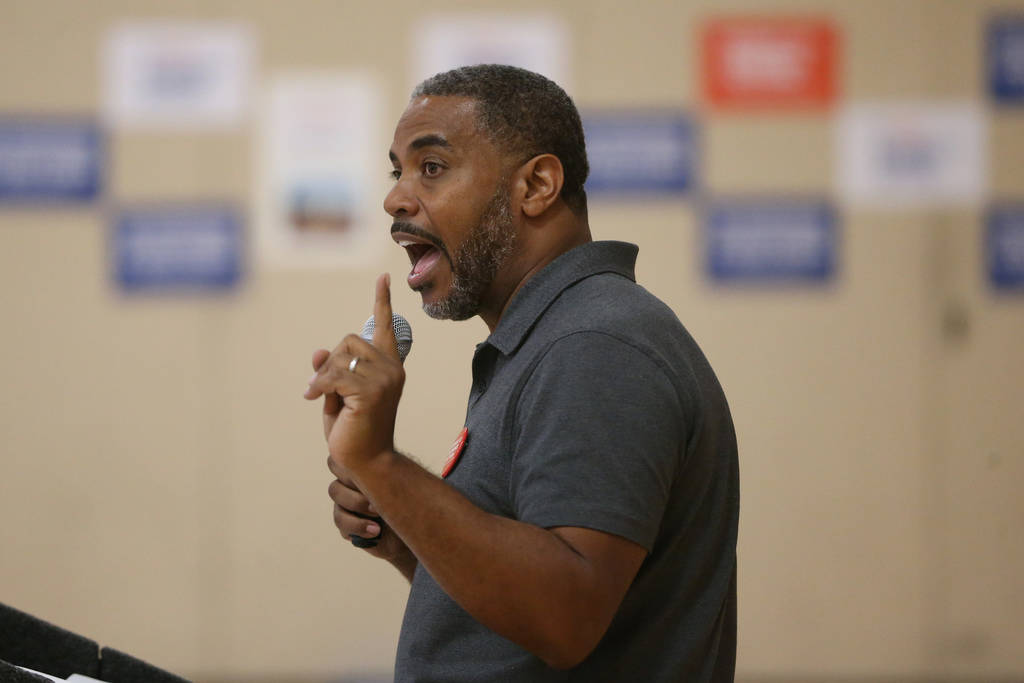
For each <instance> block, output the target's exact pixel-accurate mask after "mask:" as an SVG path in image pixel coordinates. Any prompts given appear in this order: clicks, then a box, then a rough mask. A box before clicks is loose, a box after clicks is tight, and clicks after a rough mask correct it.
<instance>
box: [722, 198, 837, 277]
mask: <svg viewBox="0 0 1024 683" xmlns="http://www.w3.org/2000/svg"><path fill="white" fill-rule="evenodd" d="M836 222H837V221H836V214H835V211H834V210H833V208H832V207H831V205H829V204H828V203H827V202H824V201H800V200H793V199H781V198H780V199H756V200H738V201H729V202H718V203H715V204H712V205H711V206H710V207H709V208H708V209H707V210H706V212H705V215H704V245H705V258H706V262H705V265H706V268H707V273H708V277H710V278H711V279H712V280H714V281H717V282H750V283H763V282H779V281H795V282H824V281H826V280H828V279H829V278H831V277H832V275H833V273H834V272H835V267H836V252H837V246H836V243H837V235H836V233H837V228H836Z"/></svg>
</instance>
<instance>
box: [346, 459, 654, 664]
mask: <svg viewBox="0 0 1024 683" xmlns="http://www.w3.org/2000/svg"><path fill="white" fill-rule="evenodd" d="M352 474H353V477H354V479H355V483H356V485H357V486H358V487H359V489H360V490H361V491H363V492H365V494H366V496H367V497H368V498H369V499H370V501H371V502H372V505H373V507H374V509H376V510H377V512H378V514H380V515H381V516H382V517H383V518H384V519H385V520H386V522H387V524H388V526H389V527H390V528H391V529H392V530H393V531H394V532H395V533H397V534H398V536H399V537H400V538H401V539H402V540H403V541H404V542H405V544H406V546H408V548H409V550H411V551H412V554H413V555H415V557H416V558H418V560H419V562H421V563H422V564H423V567H424V568H425V569H426V570H427V571H428V572H430V575H431V576H432V577H433V578H434V580H435V581H437V583H438V585H440V586H441V588H442V589H443V590H444V591H445V592H446V593H448V595H449V596H451V597H452V599H453V600H455V601H456V602H457V603H458V604H459V605H460V606H461V607H462V608H463V609H465V610H466V611H467V612H468V613H469V614H471V615H472V616H473V617H474V618H475V619H476V620H477V621H479V622H480V623H482V624H483V625H485V626H487V627H488V628H490V629H491V630H493V631H494V632H496V633H498V634H500V635H502V636H504V637H506V638H508V639H509V640H512V641H513V642H516V643H518V644H519V645H521V646H523V647H524V648H526V649H527V650H529V651H530V652H533V653H534V654H535V655H537V656H538V657H540V658H541V659H543V660H544V661H545V662H547V663H548V664H549V665H550V666H552V667H555V668H569V667H572V666H575V665H576V664H578V663H579V662H581V661H582V660H583V659H584V658H585V657H586V656H587V655H588V654H590V652H591V651H592V650H593V649H594V647H595V646H596V645H597V643H598V641H599V640H600V639H601V637H602V636H603V635H604V633H605V631H606V630H607V629H608V626H609V624H610V623H611V620H612V617H613V616H614V615H615V612H616V611H617V609H618V607H619V604H620V603H621V602H622V598H623V597H624V596H625V594H626V590H627V589H628V588H629V585H630V583H631V582H632V580H633V578H634V577H635V575H636V572H637V570H638V569H639V568H640V564H641V563H642V562H643V559H644V557H645V555H646V550H645V549H644V548H643V547H641V546H639V545H637V544H635V543H633V542H632V541H628V540H626V539H624V538H622V537H619V536H615V535H612V534H606V533H604V532H600V531H594V530H591V529H583V528H579V527H559V528H555V529H551V530H548V529H542V528H540V527H537V526H533V525H531V524H525V523H523V522H518V521H515V520H512V519H507V518H505V517H500V516H497V515H492V514H489V513H487V512H484V511H483V510H481V509H480V508H478V507H476V506H475V505H474V504H473V503H472V502H470V501H469V500H468V499H467V498H465V497H464V496H463V495H462V494H461V493H459V492H458V491H456V490H455V489H454V488H452V487H451V486H449V485H448V484H447V483H445V482H444V481H442V480H441V479H439V478H437V477H436V476H435V475H433V474H431V473H430V472H428V471H426V470H424V469H423V468H422V467H420V466H419V465H418V464H416V463H415V462H413V461H412V460H410V459H409V458H407V457H405V456H403V455H401V454H399V453H395V452H394V451H391V452H385V453H381V454H379V455H378V456H376V457H374V458H372V459H368V460H367V461H366V462H365V464H361V465H360V466H358V467H357V468H356V469H354V470H353V471H352Z"/></svg>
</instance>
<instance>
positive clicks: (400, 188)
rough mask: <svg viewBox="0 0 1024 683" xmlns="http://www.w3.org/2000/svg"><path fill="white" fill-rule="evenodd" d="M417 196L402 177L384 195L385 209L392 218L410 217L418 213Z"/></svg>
mask: <svg viewBox="0 0 1024 683" xmlns="http://www.w3.org/2000/svg"><path fill="white" fill-rule="evenodd" d="M416 207H417V203H416V198H415V197H414V196H413V195H412V193H411V192H409V188H408V183H404V182H402V180H401V179H399V180H398V182H396V183H395V185H394V187H392V188H391V191H390V192H388V194H387V196H386V197H384V210H385V211H387V212H388V215H390V216H391V217H392V218H398V217H399V216H403V217H408V216H411V215H413V214H415V213H416Z"/></svg>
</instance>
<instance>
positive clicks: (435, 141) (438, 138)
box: [409, 133, 452, 149]
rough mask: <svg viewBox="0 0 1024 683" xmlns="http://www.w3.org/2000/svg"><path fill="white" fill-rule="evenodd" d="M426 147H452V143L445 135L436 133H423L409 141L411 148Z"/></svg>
mask: <svg viewBox="0 0 1024 683" xmlns="http://www.w3.org/2000/svg"><path fill="white" fill-rule="evenodd" d="M424 147H444V148H445V149H451V148H452V145H451V143H450V142H448V140H447V139H445V137H444V136H443V135H438V134H436V133H431V134H430V135H423V136H421V137H418V138H416V139H415V140H413V141H412V142H410V143H409V149H423V148H424Z"/></svg>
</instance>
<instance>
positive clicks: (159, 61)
mask: <svg viewBox="0 0 1024 683" xmlns="http://www.w3.org/2000/svg"><path fill="white" fill-rule="evenodd" d="M253 60H254V41H253V38H252V34H251V32H250V31H249V29H248V28H247V27H246V26H245V25H243V24H238V23H229V22H208V23H199V22H174V21H145V22H129V23H123V24H120V25H118V26H116V27H114V28H113V29H111V30H110V32H109V33H108V34H107V40H106V43H105V45H104V54H103V68H104V90H105V109H106V114H107V117H108V118H109V120H110V121H111V123H113V124H114V125H116V126H121V127H142V128H159V129H180V128H184V129H194V128H205V127H230V126H235V125H238V124H239V123H240V122H241V121H242V120H243V119H244V118H245V116H246V114H247V112H248V107H249V102H250V90H251V83H252V70H253Z"/></svg>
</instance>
